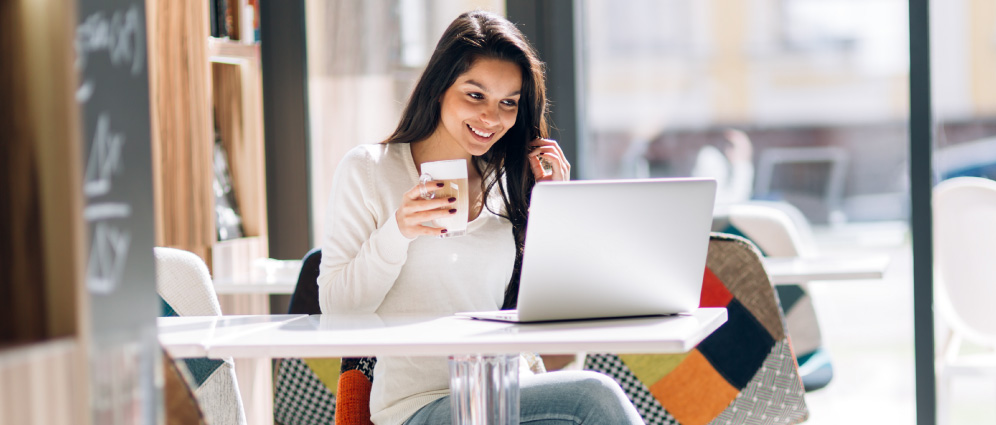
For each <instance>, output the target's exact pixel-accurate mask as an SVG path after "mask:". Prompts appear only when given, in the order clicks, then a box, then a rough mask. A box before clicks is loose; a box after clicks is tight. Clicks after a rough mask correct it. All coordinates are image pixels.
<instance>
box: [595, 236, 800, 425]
mask: <svg viewBox="0 0 996 425" xmlns="http://www.w3.org/2000/svg"><path fill="white" fill-rule="evenodd" d="M701 306H703V307H726V309H727V313H728V319H727V322H726V323H725V324H724V325H723V326H722V327H720V328H719V329H718V330H717V331H716V332H715V333H713V334H712V335H710V336H709V337H708V338H706V339H705V340H703V341H702V343H701V344H699V345H698V346H697V347H695V349H693V350H692V351H691V352H689V353H685V354H638V355H616V354H589V355H588V356H587V358H586V360H585V368H586V369H590V370H596V371H600V372H602V373H605V374H607V375H609V376H611V377H613V378H614V379H615V380H616V381H618V382H619V384H620V385H621V386H622V388H623V390H624V391H625V392H626V394H627V395H628V396H629V398H630V400H632V401H633V404H634V405H636V408H637V410H638V411H639V412H640V414H641V415H642V416H643V418H644V420H645V421H646V422H647V423H648V424H681V425H704V424H710V423H714V424H745V423H750V424H753V423H758V424H785V423H799V422H802V421H805V420H806V419H807V418H808V416H809V413H808V410H807V408H806V403H805V400H804V397H803V396H804V393H805V391H804V390H803V386H802V380H801V379H800V377H799V371H798V366H797V364H796V360H795V356H794V355H793V352H792V343H791V339H790V338H789V334H788V333H787V332H786V328H785V320H784V315H783V314H782V311H781V309H780V308H779V303H778V296H777V294H776V293H775V291H774V289H773V288H772V286H771V283H770V281H769V280H768V276H767V273H766V272H765V271H764V267H763V265H762V264H761V261H760V253H759V252H758V251H757V249H756V247H754V245H753V244H752V243H751V242H749V241H747V240H746V239H743V238H741V237H738V236H733V235H723V234H717V233H714V234H713V235H712V237H711V238H710V241H709V251H708V258H707V260H706V270H705V275H704V279H703V284H702V298H701Z"/></svg>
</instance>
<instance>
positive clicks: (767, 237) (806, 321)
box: [713, 201, 833, 391]
mask: <svg viewBox="0 0 996 425" xmlns="http://www.w3.org/2000/svg"><path fill="white" fill-rule="evenodd" d="M713 230H714V231H717V232H723V233H729V234H734V235H738V236H743V237H745V238H747V239H749V240H750V241H752V242H754V244H755V245H757V247H758V249H760V250H761V252H762V254H763V255H764V256H767V257H809V256H815V255H817V254H818V251H819V250H818V248H817V246H816V243H815V241H814V240H813V233H812V229H811V227H810V225H809V221H808V220H807V219H806V217H805V216H804V215H803V214H802V212H801V211H799V210H798V209H797V208H795V207H794V206H792V205H791V204H788V203H786V202H775V201H750V202H745V203H739V204H731V205H726V206H724V207H721V208H719V209H717V211H716V213H715V214H714V217H713ZM775 290H776V291H777V292H778V298H779V300H780V301H781V306H782V309H783V311H784V313H785V319H786V323H787V324H788V325H787V327H788V334H789V336H790V338H791V340H792V346H793V348H794V349H795V354H796V357H797V359H798V361H799V373H800V374H801V375H802V382H803V385H804V387H805V388H806V391H815V390H818V389H820V388H823V387H825V386H827V385H828V384H829V383H830V381H831V380H832V379H833V364H832V363H831V361H830V355H829V353H828V352H827V350H826V349H825V348H824V346H823V335H822V333H821V332H820V325H819V321H818V319H817V315H816V309H815V306H814V305H813V300H812V297H811V295H810V291H809V288H808V287H807V285H806V283H800V284H797V285H777V286H775Z"/></svg>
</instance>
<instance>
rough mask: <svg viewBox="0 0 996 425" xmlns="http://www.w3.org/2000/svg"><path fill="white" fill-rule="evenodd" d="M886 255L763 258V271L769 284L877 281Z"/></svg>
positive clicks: (885, 260) (882, 269)
mask: <svg viewBox="0 0 996 425" xmlns="http://www.w3.org/2000/svg"><path fill="white" fill-rule="evenodd" d="M889 260H890V258H889V256H886V255H867V256H839V255H838V256H827V257H765V258H763V259H762V262H763V263H764V269H765V271H767V273H768V277H769V278H770V279H771V283H772V284H773V285H784V284H795V283H806V282H812V281H815V280H821V281H825V280H865V279H881V278H882V276H883V275H884V274H885V270H886V268H887V267H888V266H889Z"/></svg>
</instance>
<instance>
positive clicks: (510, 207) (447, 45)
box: [386, 11, 549, 308]
mask: <svg viewBox="0 0 996 425" xmlns="http://www.w3.org/2000/svg"><path fill="white" fill-rule="evenodd" d="M482 58H488V59H499V60H504V61H508V62H512V63H515V64H517V65H519V68H520V69H521V70H522V89H521V93H520V97H519V110H518V115H517V116H516V118H515V125H513V126H512V128H510V129H509V130H508V132H506V133H505V135H504V136H502V138H501V139H499V140H498V141H497V142H495V144H494V145H493V146H492V147H491V149H490V150H489V151H488V152H487V153H485V154H484V155H482V156H481V157H479V158H478V161H474V166H475V167H478V171H479V172H480V173H481V176H482V177H483V179H484V182H485V183H484V199H488V195H489V194H490V193H491V191H492V190H498V193H499V194H500V195H501V199H502V203H503V205H502V206H503V207H504V208H503V210H504V211H494V210H493V209H492V206H491V205H488V203H487V202H485V206H486V207H487V208H488V210H490V211H491V212H493V213H495V214H498V215H500V216H502V217H504V218H506V219H508V221H509V222H511V223H512V234H513V236H514V237H515V248H516V254H515V266H514V270H513V273H512V280H511V281H510V282H509V283H508V287H507V288H506V289H505V301H504V303H503V304H502V308H514V307H515V305H516V300H517V299H518V296H519V274H520V271H521V269H522V246H523V243H524V242H525V239H526V219H527V216H528V213H529V196H530V194H531V193H532V189H533V186H534V185H535V184H536V181H535V179H534V178H533V174H532V172H531V171H530V168H529V162H528V158H527V154H528V153H529V142H530V141H532V140H533V139H536V138H539V137H543V138H545V137H548V136H549V129H548V126H547V119H546V115H547V103H546V77H545V75H544V66H543V63H542V62H540V60H539V57H538V56H537V54H536V51H535V50H533V47H532V46H531V45H530V44H529V42H528V41H526V37H525V36H523V35H522V32H520V31H519V29H518V28H516V27H515V25H514V24H512V23H511V22H509V21H508V20H507V19H505V18H504V17H502V16H499V15H496V14H493V13H489V12H484V11H473V12H467V13H464V14H462V15H460V16H459V17H457V18H456V19H455V20H454V21H453V23H451V24H450V26H449V27H448V28H446V32H444V33H443V36H442V38H440V39H439V44H437V45H436V50H435V51H434V52H433V53H432V57H431V58H429V63H428V65H426V67H425V71H423V72H422V76H421V77H420V78H419V80H418V83H416V85H415V90H414V91H413V92H412V96H411V98H410V99H409V100H408V105H407V106H405V110H404V112H403V113H402V115H401V122H399V123H398V128H397V129H396V130H394V134H392V135H391V137H389V138H388V139H387V140H386V143H412V142H417V141H420V140H423V139H425V138H427V137H429V136H430V135H432V133H433V132H434V131H436V127H438V126H439V121H440V113H441V112H440V110H441V104H440V100H441V99H442V98H443V94H444V93H445V92H446V90H447V89H449V87H450V86H452V85H453V83H454V82H456V79H457V77H459V76H460V75H461V74H463V73H465V72H467V70H469V69H470V67H471V66H472V65H473V64H474V61H476V60H478V59H482Z"/></svg>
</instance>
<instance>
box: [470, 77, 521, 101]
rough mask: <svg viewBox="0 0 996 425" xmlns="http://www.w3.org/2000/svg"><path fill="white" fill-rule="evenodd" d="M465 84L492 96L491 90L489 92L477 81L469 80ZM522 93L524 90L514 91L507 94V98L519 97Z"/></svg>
mask: <svg viewBox="0 0 996 425" xmlns="http://www.w3.org/2000/svg"><path fill="white" fill-rule="evenodd" d="M464 84H470V85H473V86H476V87H477V88H479V89H481V90H482V91H483V92H485V93H488V94H491V90H488V88H487V87H484V84H481V83H478V82H477V81H474V80H467V81H464ZM520 93H522V90H516V91H514V92H512V93H509V94H507V95H506V97H511V96H518V95H519V94H520Z"/></svg>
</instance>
